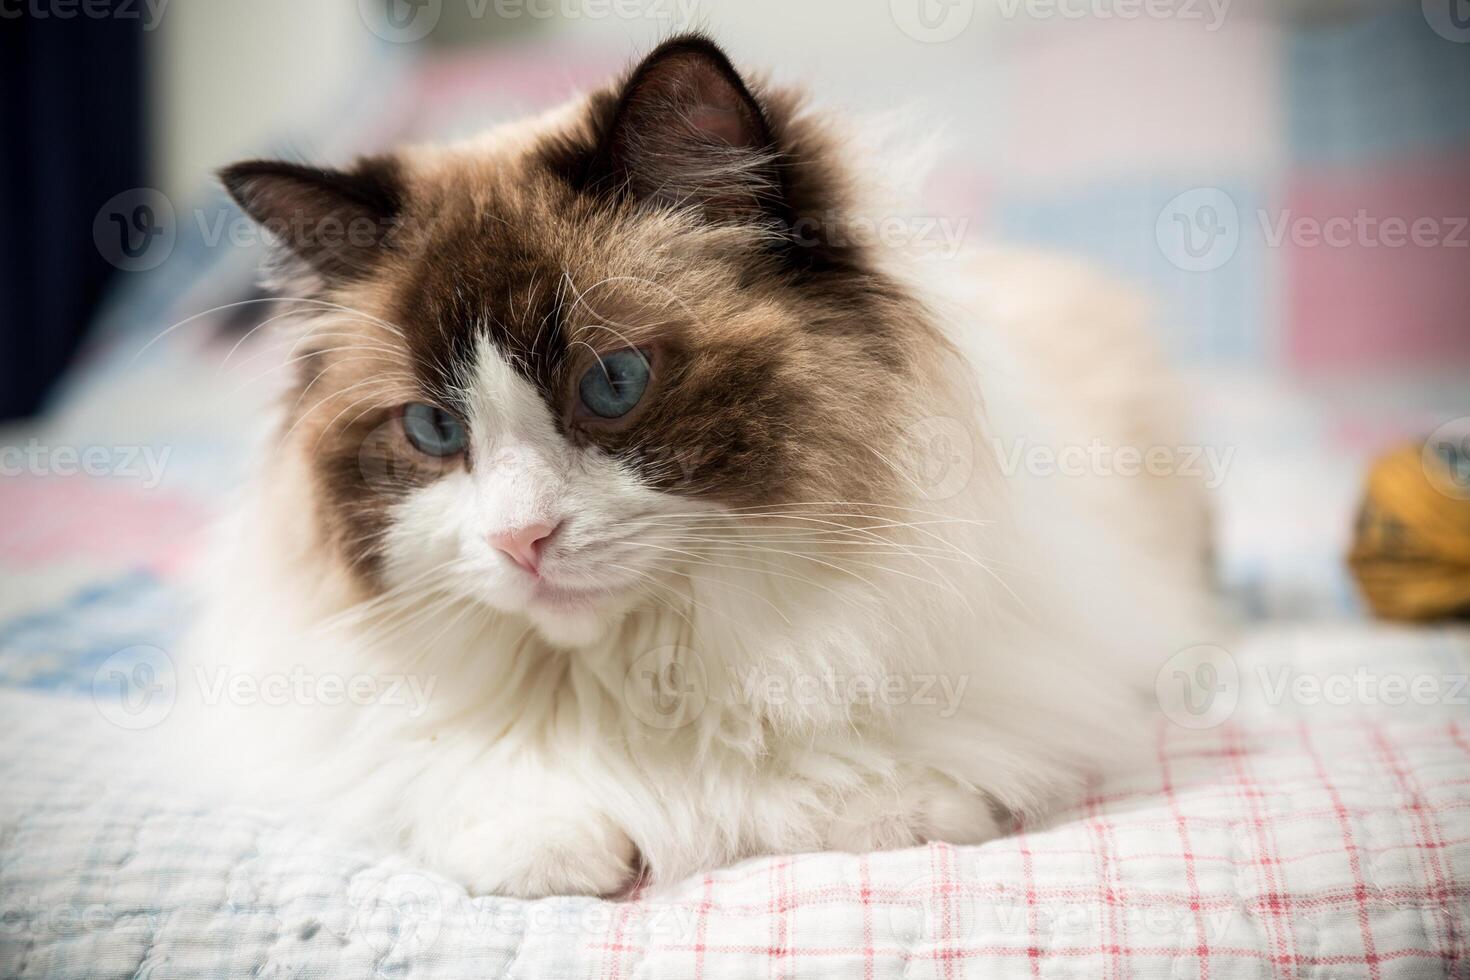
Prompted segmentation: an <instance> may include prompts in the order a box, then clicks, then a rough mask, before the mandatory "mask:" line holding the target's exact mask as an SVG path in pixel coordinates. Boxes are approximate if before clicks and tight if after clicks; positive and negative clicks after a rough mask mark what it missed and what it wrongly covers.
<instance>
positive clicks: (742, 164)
mask: <svg viewBox="0 0 1470 980" xmlns="http://www.w3.org/2000/svg"><path fill="white" fill-rule="evenodd" d="M602 153H603V167H605V168H606V170H607V173H606V177H607V178H608V179H610V180H611V182H612V184H613V186H615V187H617V188H619V189H621V190H626V191H627V192H629V193H631V194H632V195H633V196H635V197H637V198H639V199H643V200H650V201H654V202H656V203H659V204H662V205H669V206H674V207H682V206H686V205H692V206H695V207H698V208H700V209H702V210H703V211H704V213H705V214H706V215H707V216H708V217H710V218H711V219H713V220H735V221H749V220H761V219H762V218H770V217H779V216H780V208H781V186H780V185H781V181H780V171H779V169H778V166H777V148H776V146H775V141H774V140H773V138H772V134H771V129H770V126H769V125H768V124H767V121H766V116H765V113H764V112H763V111H762V109H761V106H760V103H759V102H757V101H756V99H755V97H754V96H753V95H751V93H750V90H749V89H748V88H746V86H745V82H744V80H742V79H741V77H740V74H739V72H737V71H736V70H735V68H734V66H733V65H731V64H730V59H729V58H727V57H725V53H724V52H723V51H721V50H720V49H719V47H718V46H716V45H715V44H714V42H712V41H710V40H708V39H707V38H704V37H701V36H699V35H684V36H681V37H676V38H672V39H670V40H668V41H665V42H664V43H663V44H660V45H659V46H658V47H657V48H655V49H654V50H653V52H652V53H651V54H649V55H648V57H646V58H644V59H643V61H642V62H641V63H640V64H639V65H638V67H637V68H635V69H633V72H632V74H630V75H629V76H628V80H627V81H626V82H625V83H624V84H623V89H622V93H621V95H620V97H619V99H618V103H617V108H616V111H615V113H614V115H613V119H612V125H611V126H610V128H609V129H608V131H607V134H606V136H605V138H604V144H603V150H602Z"/></svg>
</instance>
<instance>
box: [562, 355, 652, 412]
mask: <svg viewBox="0 0 1470 980" xmlns="http://www.w3.org/2000/svg"><path fill="white" fill-rule="evenodd" d="M652 373H653V372H652V369H651V368H650V367H649V365H648V358H647V357H645V356H644V354H643V352H642V351H640V350H637V349H635V348H632V347H629V348H627V349H625V350H617V351H612V352H611V353H608V354H602V355H600V356H599V357H598V358H597V362H596V363H595V364H593V365H592V366H591V367H589V368H588V369H587V371H586V373H585V374H583V375H582V380H581V381H580V382H579V383H578V385H577V393H578V394H579V395H580V396H581V398H582V404H583V405H585V406H586V407H587V410H588V411H590V412H591V413H592V414H593V415H596V416H598V417H599V418H604V419H617V418H622V417H623V416H624V415H627V414H628V413H629V412H631V411H632V410H633V409H634V407H636V406H637V404H638V402H639V401H641V400H642V399H643V392H644V391H646V390H647V389H648V381H649V378H650V376H651V375H652Z"/></svg>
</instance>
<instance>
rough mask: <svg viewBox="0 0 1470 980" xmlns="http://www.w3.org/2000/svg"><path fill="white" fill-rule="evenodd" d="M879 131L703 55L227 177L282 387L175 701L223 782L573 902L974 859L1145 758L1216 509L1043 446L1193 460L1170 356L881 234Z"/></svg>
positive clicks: (1100, 307)
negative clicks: (843, 868)
mask: <svg viewBox="0 0 1470 980" xmlns="http://www.w3.org/2000/svg"><path fill="white" fill-rule="evenodd" d="M845 125H846V124H844V123H840V122H837V121H835V118H834V117H827V116H824V115H822V114H819V113H813V112H811V111H809V110H805V109H803V108H802V106H801V105H800V103H799V100H798V99H797V98H796V97H795V96H794V95H793V94H792V93H790V92H787V91H784V90H781V89H779V88H775V87H769V86H762V85H754V84H748V83H747V82H746V81H745V80H744V79H743V78H742V77H741V76H740V75H739V74H738V73H737V71H736V70H735V69H734V68H733V67H732V66H731V64H730V62H729V61H728V60H727V58H726V57H725V55H724V54H723V53H722V52H721V51H720V49H719V48H718V47H716V46H715V45H714V44H713V43H711V42H710V41H709V40H707V39H705V38H703V37H700V36H683V37H678V38H674V39H672V40H669V41H667V42H665V43H663V44H661V45H660V46H658V48H657V49H656V50H654V51H653V52H652V53H651V54H650V55H649V56H648V57H647V58H646V59H645V60H643V61H642V62H641V63H640V64H639V65H638V66H637V67H636V68H635V69H634V70H632V71H631V72H630V73H629V74H628V76H627V77H626V78H625V79H623V80H622V81H621V82H619V83H617V84H615V85H613V86H611V87H610V88H608V89H606V90H603V91H599V92H597V93H595V94H593V95H592V96H590V97H589V98H586V99H583V100H580V101H578V102H576V103H574V104H572V105H569V106H567V107H564V108H562V109H560V110H558V111H555V112H553V113H550V114H548V115H546V116H544V117H541V118H538V119H534V120H531V121H529V122H523V123H518V124H516V125H511V126H506V127H503V128H500V129H496V130H494V131H492V132H489V133H487V134H485V135H484V136H483V137H481V138H478V139H476V140H473V141H470V142H466V143H462V144H457V145H450V146H430V147H414V148H409V149H404V150H402V151H399V152H395V153H391V154H385V155H381V156H374V157H370V158H366V159H362V160H360V161H358V162H356V163H354V164H353V165H351V166H349V167H347V168H346V169H343V170H330V169H319V168H316V167H308V166H300V165H296V164H288V163H274V162H249V163H241V164H238V165H235V166H232V167H229V168H227V169H226V170H224V171H223V174H222V177H223V180H224V183H225V186H226V187H227V188H228V190H229V191H230V193H231V194H232V195H233V196H234V197H235V199H236V200H237V201H238V202H239V203H240V205H241V207H242V208H243V209H244V210H245V211H246V212H247V213H248V214H249V215H251V216H252V217H253V218H254V219H256V220H257V221H259V222H261V223H262V224H263V225H264V226H265V227H266V228H268V229H270V230H271V231H272V232H274V234H275V237H276V238H278V239H279V240H280V245H281V247H282V248H281V251H282V255H281V257H280V258H281V262H280V267H279V268H278V269H277V270H276V278H275V283H276V285H277V286H278V288H279V289H280V291H281V292H282V293H283V294H284V295H285V296H286V297H288V298H289V300H290V301H289V302H288V304H287V306H286V307H285V309H286V311H287V312H288V313H293V314H294V315H293V316H292V317H291V319H290V320H289V321H287V322H285V323H284V325H283V326H282V327H281V329H284V330H285V331H286V333H285V334H284V336H286V337H287V338H288V339H289V340H290V344H291V353H292V357H291V360H290V363H291V364H292V366H293V369H294V371H295V378H296V381H295V383H294V385H293V386H292V387H291V390H290V391H289V392H288V393H287V395H286V397H285V398H284V400H283V402H282V412H283V417H282V419H281V423H280V429H279V431H278V433H277V437H276V440H275V443H274V448H275V451H274V452H272V453H270V454H268V457H267V458H266V459H265V460H264V461H263V464H262V469H261V472H260V474H259V479H258V480H257V481H255V484H254V486H253V487H252V488H251V489H250V491H249V492H248V493H247V494H246V500H245V502H244V503H243V504H242V506H241V508H240V510H239V512H238V513H237V514H236V515H235V517H234V519H233V520H232V522H231V523H230V526H229V528H228V529H227V533H226V535H225V536H224V538H223V539H222V540H221V542H220V543H219V545H218V547H217V550H216V552H215V555H214V575H213V580H212V584H211V586H210V588H211V592H210V594H209V597H208V601H207V607H206V610H205V613H204V617H203V623H202V625H201V628H200V630H199V631H198V635H197V637H196V639H195V649H196V656H197V657H198V658H199V665H198V666H196V667H195V668H194V670H196V671H197V674H189V673H188V672H186V680H188V681H189V683H188V684H186V686H196V687H198V688H201V689H208V688H210V687H211V686H212V685H213V689H214V696H213V700H212V701H211V703H210V704H208V705H206V706H205V707H206V708H207V710H205V711H203V712H202V713H201V714H200V715H199V716H198V718H197V719H196V720H197V721H198V722H199V723H200V724H202V725H205V726H208V727H210V728H211V729H212V731H210V732H204V733H201V734H200V736H199V737H198V740H199V744H201V745H204V746H207V747H208V748H207V749H206V753H207V755H208V757H209V765H210V767H211V768H214V769H217V770H218V771H220V772H223V773H228V774H229V777H228V778H229V780H230V781H231V782H232V783H236V784H237V785H239V786H241V787H247V786H248V787H250V789H249V792H250V793H251V794H256V795H257V798H261V799H272V800H280V801H283V802H289V803H292V804H299V805H301V806H302V807H304V808H306V809H307V811H308V812H310V813H313V814H315V815H316V816H315V818H314V819H320V820H322V821H324V822H325V823H324V824H323V825H326V824H331V825H335V826H336V827H339V828H340V829H341V830H343V831H344V832H347V833H351V834H353V835H357V836H360V837H364V838H373V839H377V840H379V841H383V842H386V843H387V844H388V846H392V847H395V848H400V849H402V850H404V851H406V852H407V853H409V854H410V855H412V856H413V857H415V858H416V859H418V860H420V861H422V862H423V863H424V864H425V865H426V866H428V867H430V868H432V869H435V870H437V871H440V872H442V873H444V874H446V875H449V876H452V877H453V878H455V879H457V880H459V881H461V882H463V883H464V884H465V885H466V886H467V887H468V888H470V889H471V890H472V891H474V892H477V893H499V894H509V895H522V896H539V895H546V894H554V893H589V894H605V893H615V892H617V891H618V890H620V889H622V888H624V887H625V886H626V885H627V884H628V883H629V882H630V880H632V879H633V878H635V877H636V876H637V875H639V874H640V873H643V874H646V875H648V876H650V877H651V878H652V879H653V880H655V881H667V880H672V879H677V878H679V877H681V876H684V875H687V874H690V873H693V872H696V871H700V870H707V869H710V868H714V867H718V866H721V865H725V864H728V863H730V862H732V861H735V860H737V859H740V858H742V857H746V856H751V855H758V854H765V853H774V852H793V851H802V850H813V849H848V850H858V851H862V850H870V849H877V848H894V847H904V846H910V845H914V844H918V843H921V842H924V841H929V840H944V841H950V842H954V843H961V844H968V843H975V842H980V841H984V840H986V839H988V838H991V837H994V836H996V835H997V834H1000V833H1002V832H1003V830H1004V825H1005V821H1006V820H1007V819H1008V818H1009V815H1011V814H1015V813H1034V812H1036V811H1037V810H1039V809H1041V808H1043V807H1045V806H1047V805H1048V804H1049V803H1051V802H1053V801H1055V800H1057V799H1059V798H1062V797H1064V796H1065V795H1066V794H1067V793H1069V792H1071V791H1072V790H1074V789H1076V788H1077V786H1078V785H1079V784H1080V783H1081V782H1082V781H1083V780H1084V779H1085V778H1086V776H1087V774H1088V773H1089V772H1092V771H1093V770H1094V769H1095V768H1096V767H1097V766H1098V765H1099V764H1101V763H1103V762H1106V761H1108V760H1110V759H1113V758H1116V757H1118V756H1119V755H1120V753H1122V752H1123V751H1124V750H1125V747H1126V746H1127V745H1128V744H1129V742H1130V733H1132V732H1134V731H1136V730H1137V729H1138V728H1139V727H1140V726H1142V725H1143V724H1144V720H1143V719H1144V712H1143V711H1142V709H1141V704H1142V702H1143V700H1144V697H1143V694H1142V692H1143V691H1145V690H1147V689H1148V686H1149V685H1150V684H1151V682H1152V679H1153V676H1154V672H1155V671H1157V669H1158V667H1159V665H1160V664H1161V663H1162V662H1163V660H1164V659H1165V658H1166V657H1167V656H1168V655H1169V654H1170V653H1171V652H1172V651H1173V650H1174V649H1175V646H1173V644H1176V643H1178V642H1184V641H1187V640H1189V639H1195V638H1194V637H1190V636H1188V635H1187V634H1184V633H1179V634H1171V633H1169V632H1168V630H1166V629H1165V628H1164V626H1165V621H1166V620H1168V619H1169V617H1170V616H1171V615H1172V611H1173V610H1176V609H1183V608H1185V607H1186V606H1188V604H1189V602H1190V601H1191V600H1190V590H1191V589H1192V586H1193V584H1194V583H1195V582H1197V581H1198V577H1199V576H1198V574H1197V568H1198V565H1199V549H1200V546H1201V540H1202V539H1201V534H1202V531H1201V529H1200V524H1199V520H1198V517H1199V515H1198V513H1197V507H1196V503H1197V501H1196V497H1195V495H1194V494H1195V491H1194V488H1192V487H1190V486H1188V485H1186V481H1180V480H1175V479H1172V478H1169V477H1167V476H1160V475H1158V474H1155V475H1152V476H1148V475H1145V476H1141V477H1137V478H1132V479H1108V478H1106V475H1105V474H1104V475H1102V476H1099V475H1096V474H1094V475H1091V476H1079V477H1075V478H1069V477H1047V476H1046V475H1045V474H1044V473H1034V472H1031V470H1033V469H1035V467H1032V466H1029V465H1026V464H1025V463H1024V462H1023V463H1021V464H1017V463H1016V456H1015V454H1013V453H1010V449H1009V447H1020V449H1021V450H1023V451H1024V450H1026V449H1027V447H1029V446H1040V445H1050V446H1055V445H1058V444H1060V443H1063V442H1065V443H1068V444H1071V443H1074V442H1075V443H1076V444H1078V445H1086V444H1087V443H1088V441H1089V439H1093V438H1101V439H1103V440H1104V441H1107V442H1108V443H1109V444H1110V445H1113V446H1119V445H1125V444H1126V445H1152V444H1154V443H1159V444H1161V445H1162V444H1167V443H1168V440H1167V439H1163V438H1159V435H1160V433H1162V432H1164V431H1166V430H1165V423H1167V422H1168V421H1169V420H1170V418H1171V414H1170V413H1171V412H1172V408H1170V406H1169V402H1168V399H1167V394H1166V393H1165V391H1164V386H1163V385H1162V383H1161V380H1160V379H1161V378H1162V372H1161V371H1160V370H1159V368H1158V366H1157V365H1156V364H1155V363H1154V362H1153V360H1152V355H1151V354H1150V353H1149V351H1148V348H1147V345H1146V344H1145V343H1144V342H1143V341H1142V339H1141V338H1142V328H1141V327H1139V326H1137V325H1136V318H1135V316H1134V311H1133V309H1132V307H1131V306H1130V305H1129V304H1128V301H1127V299H1126V297H1123V296H1120V294H1118V293H1116V292H1114V291H1111V289H1110V287H1107V286H1105V285H1103V284H1101V283H1099V282H1097V281H1094V280H1092V279H1091V278H1088V277H1087V276H1085V275H1083V274H1081V273H1078V272H1077V271H1076V270H1075V269H1072V268H1071V267H1069V266H1067V265H1065V264H1062V263H1052V262H1049V261H1046V260H1041V259H1033V258H1027V257H1020V258H1017V257H1008V256H1005V255H990V256H988V257H987V256H971V257H968V258H963V259H955V260H953V261H942V262H939V263H931V265H933V266H934V267H933V268H931V269H927V270H926V269H925V267H924V265H925V264H924V263H922V262H914V261H911V260H910V258H909V257H908V255H907V254H906V252H907V251H908V250H906V249H905V248H904V247H903V246H902V244H901V243H885V242H882V241H878V240H876V238H875V236H874V235H873V234H865V233H864V231H863V230H864V229H871V228H873V227H875V226H874V225H873V224H872V222H873V221H874V220H875V219H880V218H882V217H883V216H884V214H885V213H886V212H884V211H883V210H882V209H883V208H885V207H889V206H890V205H887V204H886V203H885V202H884V200H883V199H882V198H881V197H879V196H877V195H876V194H875V193H874V192H872V191H871V190H869V189H865V188H867V187H868V186H869V185H870V184H878V185H881V184H883V183H884V180H885V178H886V177H887V176H889V175H888V174H884V173H876V174H864V173H863V172H862V171H863V169H864V168H865V167H869V166H870V165H875V164H873V163H872V160H871V159H870V158H869V157H868V156H867V154H866V153H865V152H863V151H860V150H858V149H856V148H855V146H856V144H855V143H854V142H853V140H854V139H855V138H856V136H855V134H854V133H851V132H847V131H845V129H844V127H845ZM1006 440H1009V441H1006ZM998 449H1000V450H1001V451H999V452H998V451H997V450H998ZM1028 458H1029V457H1028ZM1008 459H1009V460H1010V462H1009V463H1008V462H1007V460H1008ZM1165 610H1167V611H1169V612H1164V611H1165ZM236 675H249V676H250V677H252V678H255V679H257V680H259V679H261V678H276V677H279V676H292V677H296V678H298V680H300V679H301V678H302V677H305V678H306V679H307V680H306V682H305V683H303V684H302V685H300V686H298V687H294V688H289V689H290V690H294V691H296V692H297V693H295V694H293V695H290V696H287V697H284V698H277V699H275V701H272V702H271V703H268V704H267V703H263V699H262V698H261V697H247V696H243V695H242V696H229V695H225V696H221V695H220V691H221V690H224V691H229V690H231V689H230V688H228V687H227V686H224V684H223V683H220V684H215V681H220V682H225V681H228V680H229V679H231V678H233V677H235V676H236ZM195 676H197V678H198V679H199V684H198V685H194V684H193V683H192V679H193V677H195ZM211 678H213V679H214V680H210V679H211ZM322 678H328V679H330V680H331V681H332V683H331V685H328V686H323V685H322ZM265 683H266V682H265V681H261V683H260V689H261V690H264V689H265ZM283 689H285V688H283ZM327 691H330V692H332V694H331V696H328V694H327V693H324V692H327ZM302 692H305V693H302ZM354 692H355V693H354ZM196 693H197V692H196ZM206 700H209V699H208V698H206ZM206 738H207V739H208V740H206ZM189 740H190V741H195V740H196V738H195V736H194V735H190V736H189Z"/></svg>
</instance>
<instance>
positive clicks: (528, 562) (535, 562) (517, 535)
mask: <svg viewBox="0 0 1470 980" xmlns="http://www.w3.org/2000/svg"><path fill="white" fill-rule="evenodd" d="M555 530H556V525H555V524H527V525H526V526H525V527H518V528H514V529H512V530H509V531H499V532H497V533H495V534H492V535H490V544H491V545H492V546H493V547H495V548H498V549H499V550H501V551H503V552H505V553H506V554H507V555H508V556H510V559H511V561H513V562H515V563H516V564H517V565H519V566H521V567H522V568H524V569H525V570H526V571H528V572H530V573H531V574H533V575H534V574H536V572H537V570H538V569H539V568H540V567H541V544H542V542H543V541H545V540H546V539H547V538H549V537H551V532H552V531H555Z"/></svg>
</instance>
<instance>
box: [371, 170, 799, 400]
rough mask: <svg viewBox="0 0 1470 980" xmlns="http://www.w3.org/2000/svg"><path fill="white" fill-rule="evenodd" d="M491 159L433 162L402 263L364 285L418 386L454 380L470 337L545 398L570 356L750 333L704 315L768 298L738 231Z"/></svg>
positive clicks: (464, 365)
mask: <svg viewBox="0 0 1470 980" xmlns="http://www.w3.org/2000/svg"><path fill="white" fill-rule="evenodd" d="M492 159H493V158H492ZM497 162H498V166H497V167H495V168H493V169H494V172H493V174H492V173H491V172H490V169H491V168H488V167H487V166H485V165H480V164H478V162H477V163H476V164H475V165H469V164H465V165H462V166H461V167H459V168H457V169H456V168H453V167H446V166H444V165H442V164H441V165H440V166H439V167H437V168H436V169H435V170H434V171H433V176H432V180H425V181H423V182H421V183H420V186H419V191H420V193H422V195H423V197H422V200H421V201H420V202H418V203H417V206H416V207H411V208H410V211H409V214H408V216H407V220H408V222H409V223H410V227H409V230H408V233H407V234H406V235H405V239H404V241H405V247H404V254H403V256H402V260H401V261H400V262H399V263H398V264H397V265H396V266H395V267H393V268H392V269H391V270H387V271H385V275H384V277H383V281H381V282H379V283H378V284H376V288H377V289H378V291H379V293H380V294H384V295H386V297H387V303H388V305H389V306H390V307H391V309H390V310H389V315H390V316H391V317H392V318H393V319H394V321H395V322H398V323H400V324H402V326H403V331H404V337H405V340H406V342H407V345H408V348H409V350H408V353H409V354H410V355H411V356H412V358H413V360H414V362H415V365H416V368H417V370H418V371H419V373H420V375H421V377H423V379H424V380H425V382H426V383H429V384H435V385H445V386H453V385H455V384H460V383H462V382H463V379H464V378H465V377H468V376H469V375H471V374H472V369H473V360H474V357H475V356H476V351H477V350H478V349H480V345H481V343H482V342H483V341H488V342H489V343H490V344H491V345H493V346H494V347H495V348H496V349H497V350H498V351H499V352H500V353H501V354H502V356H505V357H506V358H507V359H508V360H509V361H510V362H511V363H513V364H514V365H515V366H516V368H517V369H518V370H519V371H520V372H521V373H522V374H523V375H524V376H526V377H527V378H528V379H529V380H531V381H533V382H534V383H536V384H537V385H538V386H540V387H542V388H543V389H544V390H546V391H547V392H548V394H549V395H552V396H557V395H558V393H559V392H560V389H561V388H562V387H563V386H564V385H563V381H564V378H563V377H562V375H564V374H565V372H566V371H567V370H568V369H569V368H571V367H575V366H576V364H577V363H578V362H579V360H580V359H584V358H580V357H579V354H582V355H585V356H587V357H591V356H595V354H596V353H598V352H602V351H606V350H609V349H616V348H619V347H628V346H633V347H637V346H642V345H645V344H650V343H660V344H664V345H672V346H685V345H687V344H689V343H691V342H695V341H696V340H698V339H700V337H701V336H703V339H705V340H716V339H719V338H717V337H713V336H710V334H712V333H713V334H725V340H726V341H727V342H728V343H727V344H726V345H725V346H728V344H729V343H735V344H740V343H741V340H742V337H744V338H745V339H747V340H749V341H751V342H755V341H756V340H757V338H756V337H755V336H753V335H752V331H750V330H746V331H743V332H742V331H739V330H731V329H728V325H729V324H730V323H731V321H730V320H729V318H728V317H725V316H720V315H716V313H717V312H723V311H724V310H726V309H728V308H732V307H736V306H740V305H742V304H744V305H745V306H746V307H752V306H759V305H760V303H759V301H760V300H761V299H762V298H763V297H764V298H765V299H767V300H770V301H771V302H770V306H771V308H772V309H774V308H775V303H774V300H773V299H772V298H771V297H770V295H769V294H770V293H771V290H769V289H762V288H758V287H757V286H755V285H754V284H753V282H752V279H751V277H748V276H746V275H744V274H743V273H744V267H745V266H747V265H749V264H751V263H750V261H749V258H748V256H749V255H750V251H751V250H750V248H749V245H750V242H749V241H748V236H747V239H742V238H741V237H740V236H739V234H738V233H731V232H729V231H719V230H711V229H707V228H700V227H698V226H696V225H693V224H692V223H689V222H681V221H679V220H676V219H671V218H670V217H669V216H667V215H660V214H648V213H646V212H639V211H637V210H633V209H629V210H627V211H617V210H613V211H609V210H608V209H605V208H601V209H594V208H588V207H585V206H584V205H583V202H581V201H580V200H579V198H578V197H577V196H576V195H575V194H573V193H571V192H570V191H569V190H568V189H567V188H566V187H565V185H564V184H563V183H561V182H560V181H559V180H558V179H557V178H556V177H555V175H554V174H552V173H550V172H549V171H547V170H546V169H545V168H544V166H543V165H541V164H539V163H538V161H537V158H536V157H535V156H534V155H529V157H528V156H527V155H521V156H520V157H518V158H516V157H512V158H509V159H501V160H499V161H497ZM414 223H417V227H413V225H414ZM759 332H760V331H755V333H759Z"/></svg>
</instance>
